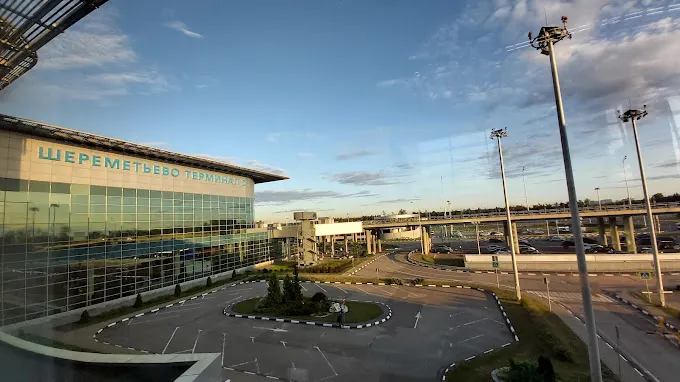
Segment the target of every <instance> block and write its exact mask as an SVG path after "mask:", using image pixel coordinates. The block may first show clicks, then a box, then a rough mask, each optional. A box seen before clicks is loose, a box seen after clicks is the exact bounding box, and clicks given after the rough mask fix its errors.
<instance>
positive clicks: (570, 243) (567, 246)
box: [562, 240, 575, 249]
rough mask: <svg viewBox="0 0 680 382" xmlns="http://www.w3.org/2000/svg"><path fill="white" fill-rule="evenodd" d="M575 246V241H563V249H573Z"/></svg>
mask: <svg viewBox="0 0 680 382" xmlns="http://www.w3.org/2000/svg"><path fill="white" fill-rule="evenodd" d="M574 245H575V244H574V241H573V240H564V241H562V248H564V249H567V248H569V247H573V246H574Z"/></svg>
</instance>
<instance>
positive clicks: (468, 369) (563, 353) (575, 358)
mask: <svg viewBox="0 0 680 382" xmlns="http://www.w3.org/2000/svg"><path fill="white" fill-rule="evenodd" d="M486 289H489V288H486ZM496 294H497V295H498V297H499V298H500V299H501V302H502V303H503V307H504V308H505V311H506V312H507V314H508V317H509V318H510V321H511V322H512V324H513V326H514V328H515V330H516V331H517V335H518V336H519V338H520V342H515V343H513V344H512V345H510V346H508V347H506V348H503V349H500V350H497V351H494V352H491V353H489V354H487V355H484V356H481V357H479V356H478V357H477V358H475V359H474V360H472V361H469V362H462V363H459V364H457V365H456V367H455V368H454V369H453V370H452V371H451V372H449V374H448V375H447V380H449V381H488V380H490V379H491V377H490V375H491V371H493V370H494V369H497V368H500V367H504V366H507V365H508V360H509V359H510V358H514V359H515V360H525V361H533V362H536V360H537V359H538V357H539V356H540V355H541V354H543V355H545V356H547V357H548V358H550V360H551V361H552V363H553V367H554V368H555V372H556V374H557V376H558V380H559V381H564V382H568V381H569V382H570V381H574V382H577V381H588V380H590V371H589V367H588V349H587V348H586V345H585V344H584V343H583V341H581V339H580V338H579V337H578V336H576V334H574V333H573V332H572V331H571V330H570V329H569V327H567V326H566V325H565V324H564V322H562V320H561V319H560V318H559V317H558V316H556V315H555V314H553V313H551V312H549V311H548V308H547V307H546V306H544V305H543V304H542V303H540V302H538V301H537V300H533V299H530V298H526V297H524V299H523V302H522V303H521V304H520V303H517V302H516V301H514V298H513V295H512V294H511V293H509V292H507V291H497V292H496ZM602 374H603V380H604V381H608V382H614V381H618V378H617V377H616V375H615V374H614V373H612V372H611V370H609V368H607V367H606V366H605V365H604V364H603V365H602Z"/></svg>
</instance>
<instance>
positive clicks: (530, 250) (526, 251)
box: [519, 246, 541, 255]
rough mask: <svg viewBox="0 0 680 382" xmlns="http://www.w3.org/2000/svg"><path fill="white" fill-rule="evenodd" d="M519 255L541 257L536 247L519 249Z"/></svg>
mask: <svg viewBox="0 0 680 382" xmlns="http://www.w3.org/2000/svg"><path fill="white" fill-rule="evenodd" d="M519 253H521V254H526V255H540V254H541V252H540V251H539V250H538V249H536V248H534V247H521V246H520V247H519Z"/></svg>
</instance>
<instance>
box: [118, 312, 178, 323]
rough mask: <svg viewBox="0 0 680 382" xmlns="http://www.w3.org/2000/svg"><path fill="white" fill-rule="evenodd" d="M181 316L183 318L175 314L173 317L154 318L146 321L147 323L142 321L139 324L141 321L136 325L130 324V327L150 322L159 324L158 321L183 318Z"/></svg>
mask: <svg viewBox="0 0 680 382" xmlns="http://www.w3.org/2000/svg"><path fill="white" fill-rule="evenodd" d="M181 316H182V315H181V314H173V315H170V316H164V317H161V318H152V319H150V320H146V321H142V322H139V320H137V322H135V323H134V324H130V325H142V324H148V323H150V322H158V321H161V320H167V319H168V318H174V317H181Z"/></svg>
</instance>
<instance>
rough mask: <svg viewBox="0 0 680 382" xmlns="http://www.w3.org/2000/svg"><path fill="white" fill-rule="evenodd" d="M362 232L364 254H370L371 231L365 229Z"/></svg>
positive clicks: (371, 249)
mask: <svg viewBox="0 0 680 382" xmlns="http://www.w3.org/2000/svg"><path fill="white" fill-rule="evenodd" d="M364 234H365V235H366V254H368V255H370V254H372V253H373V248H372V247H371V236H372V235H371V231H370V230H366V231H364Z"/></svg>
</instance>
